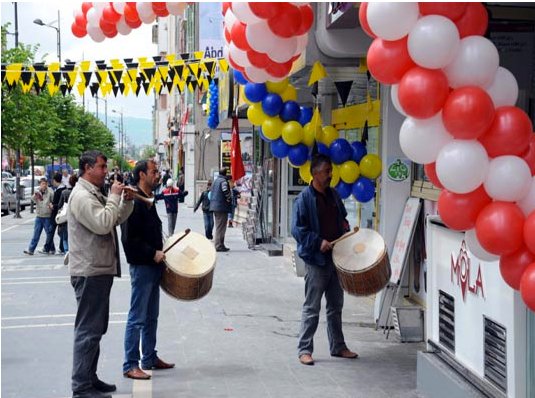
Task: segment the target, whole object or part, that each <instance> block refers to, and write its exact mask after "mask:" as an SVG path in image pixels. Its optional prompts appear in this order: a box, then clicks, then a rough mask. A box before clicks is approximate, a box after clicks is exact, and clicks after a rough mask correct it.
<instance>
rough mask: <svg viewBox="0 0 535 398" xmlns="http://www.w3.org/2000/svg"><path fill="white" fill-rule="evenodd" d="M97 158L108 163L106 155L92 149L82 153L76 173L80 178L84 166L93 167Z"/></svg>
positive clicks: (83, 171)
mask: <svg viewBox="0 0 535 398" xmlns="http://www.w3.org/2000/svg"><path fill="white" fill-rule="evenodd" d="M98 158H101V159H103V160H104V161H105V162H107V161H108V158H107V157H106V155H104V154H103V153H102V152H100V151H99V150H98V149H92V150H90V151H85V152H84V153H82V155H81V156H80V159H79V160H78V173H79V174H80V175H79V176H80V177H81V176H83V175H84V173H85V165H86V164H88V165H89V167H95V164H96V163H97V160H98Z"/></svg>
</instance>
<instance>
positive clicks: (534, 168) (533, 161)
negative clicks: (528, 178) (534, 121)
mask: <svg viewBox="0 0 535 398" xmlns="http://www.w3.org/2000/svg"><path fill="white" fill-rule="evenodd" d="M520 157H521V158H522V159H524V160H525V161H526V163H527V164H528V166H529V169H530V170H531V175H532V176H535V133H534V134H531V139H530V141H529V147H528V149H527V150H526V152H524V153H523V154H522V155H520Z"/></svg>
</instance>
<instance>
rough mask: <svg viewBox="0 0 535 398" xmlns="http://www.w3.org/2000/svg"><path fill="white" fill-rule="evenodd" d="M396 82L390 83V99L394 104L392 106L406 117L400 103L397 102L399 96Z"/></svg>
mask: <svg viewBox="0 0 535 398" xmlns="http://www.w3.org/2000/svg"><path fill="white" fill-rule="evenodd" d="M398 88H399V85H398V84H392V86H391V88H390V98H391V99H392V103H393V104H394V108H396V110H397V111H398V112H399V113H400V114H402V115H403V116H405V117H407V116H408V115H407V114H406V113H405V111H404V110H403V108H402V107H401V104H400V103H399V97H398Z"/></svg>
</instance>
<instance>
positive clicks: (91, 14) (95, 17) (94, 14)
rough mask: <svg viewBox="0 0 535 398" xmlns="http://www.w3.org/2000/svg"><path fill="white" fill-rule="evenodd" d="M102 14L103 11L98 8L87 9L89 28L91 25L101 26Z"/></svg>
mask: <svg viewBox="0 0 535 398" xmlns="http://www.w3.org/2000/svg"><path fill="white" fill-rule="evenodd" d="M101 14H102V12H99V11H97V9H96V8H94V7H92V8H90V9H89V10H87V14H86V15H85V17H86V18H87V27H88V28H89V27H90V26H94V27H96V28H100V25H99V20H100V16H101ZM101 33H102V32H101Z"/></svg>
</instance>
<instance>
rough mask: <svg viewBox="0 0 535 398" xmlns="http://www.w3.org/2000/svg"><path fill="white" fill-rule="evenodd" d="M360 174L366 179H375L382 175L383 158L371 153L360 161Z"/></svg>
mask: <svg viewBox="0 0 535 398" xmlns="http://www.w3.org/2000/svg"><path fill="white" fill-rule="evenodd" d="M359 166H360V174H361V175H363V176H364V177H366V178H370V179H372V180H373V179H374V178H377V177H379V175H380V174H381V167H382V163H381V158H380V157H379V156H377V155H376V154H374V153H369V154H367V155H366V156H364V157H363V158H362V159H361V160H360V165H359Z"/></svg>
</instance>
